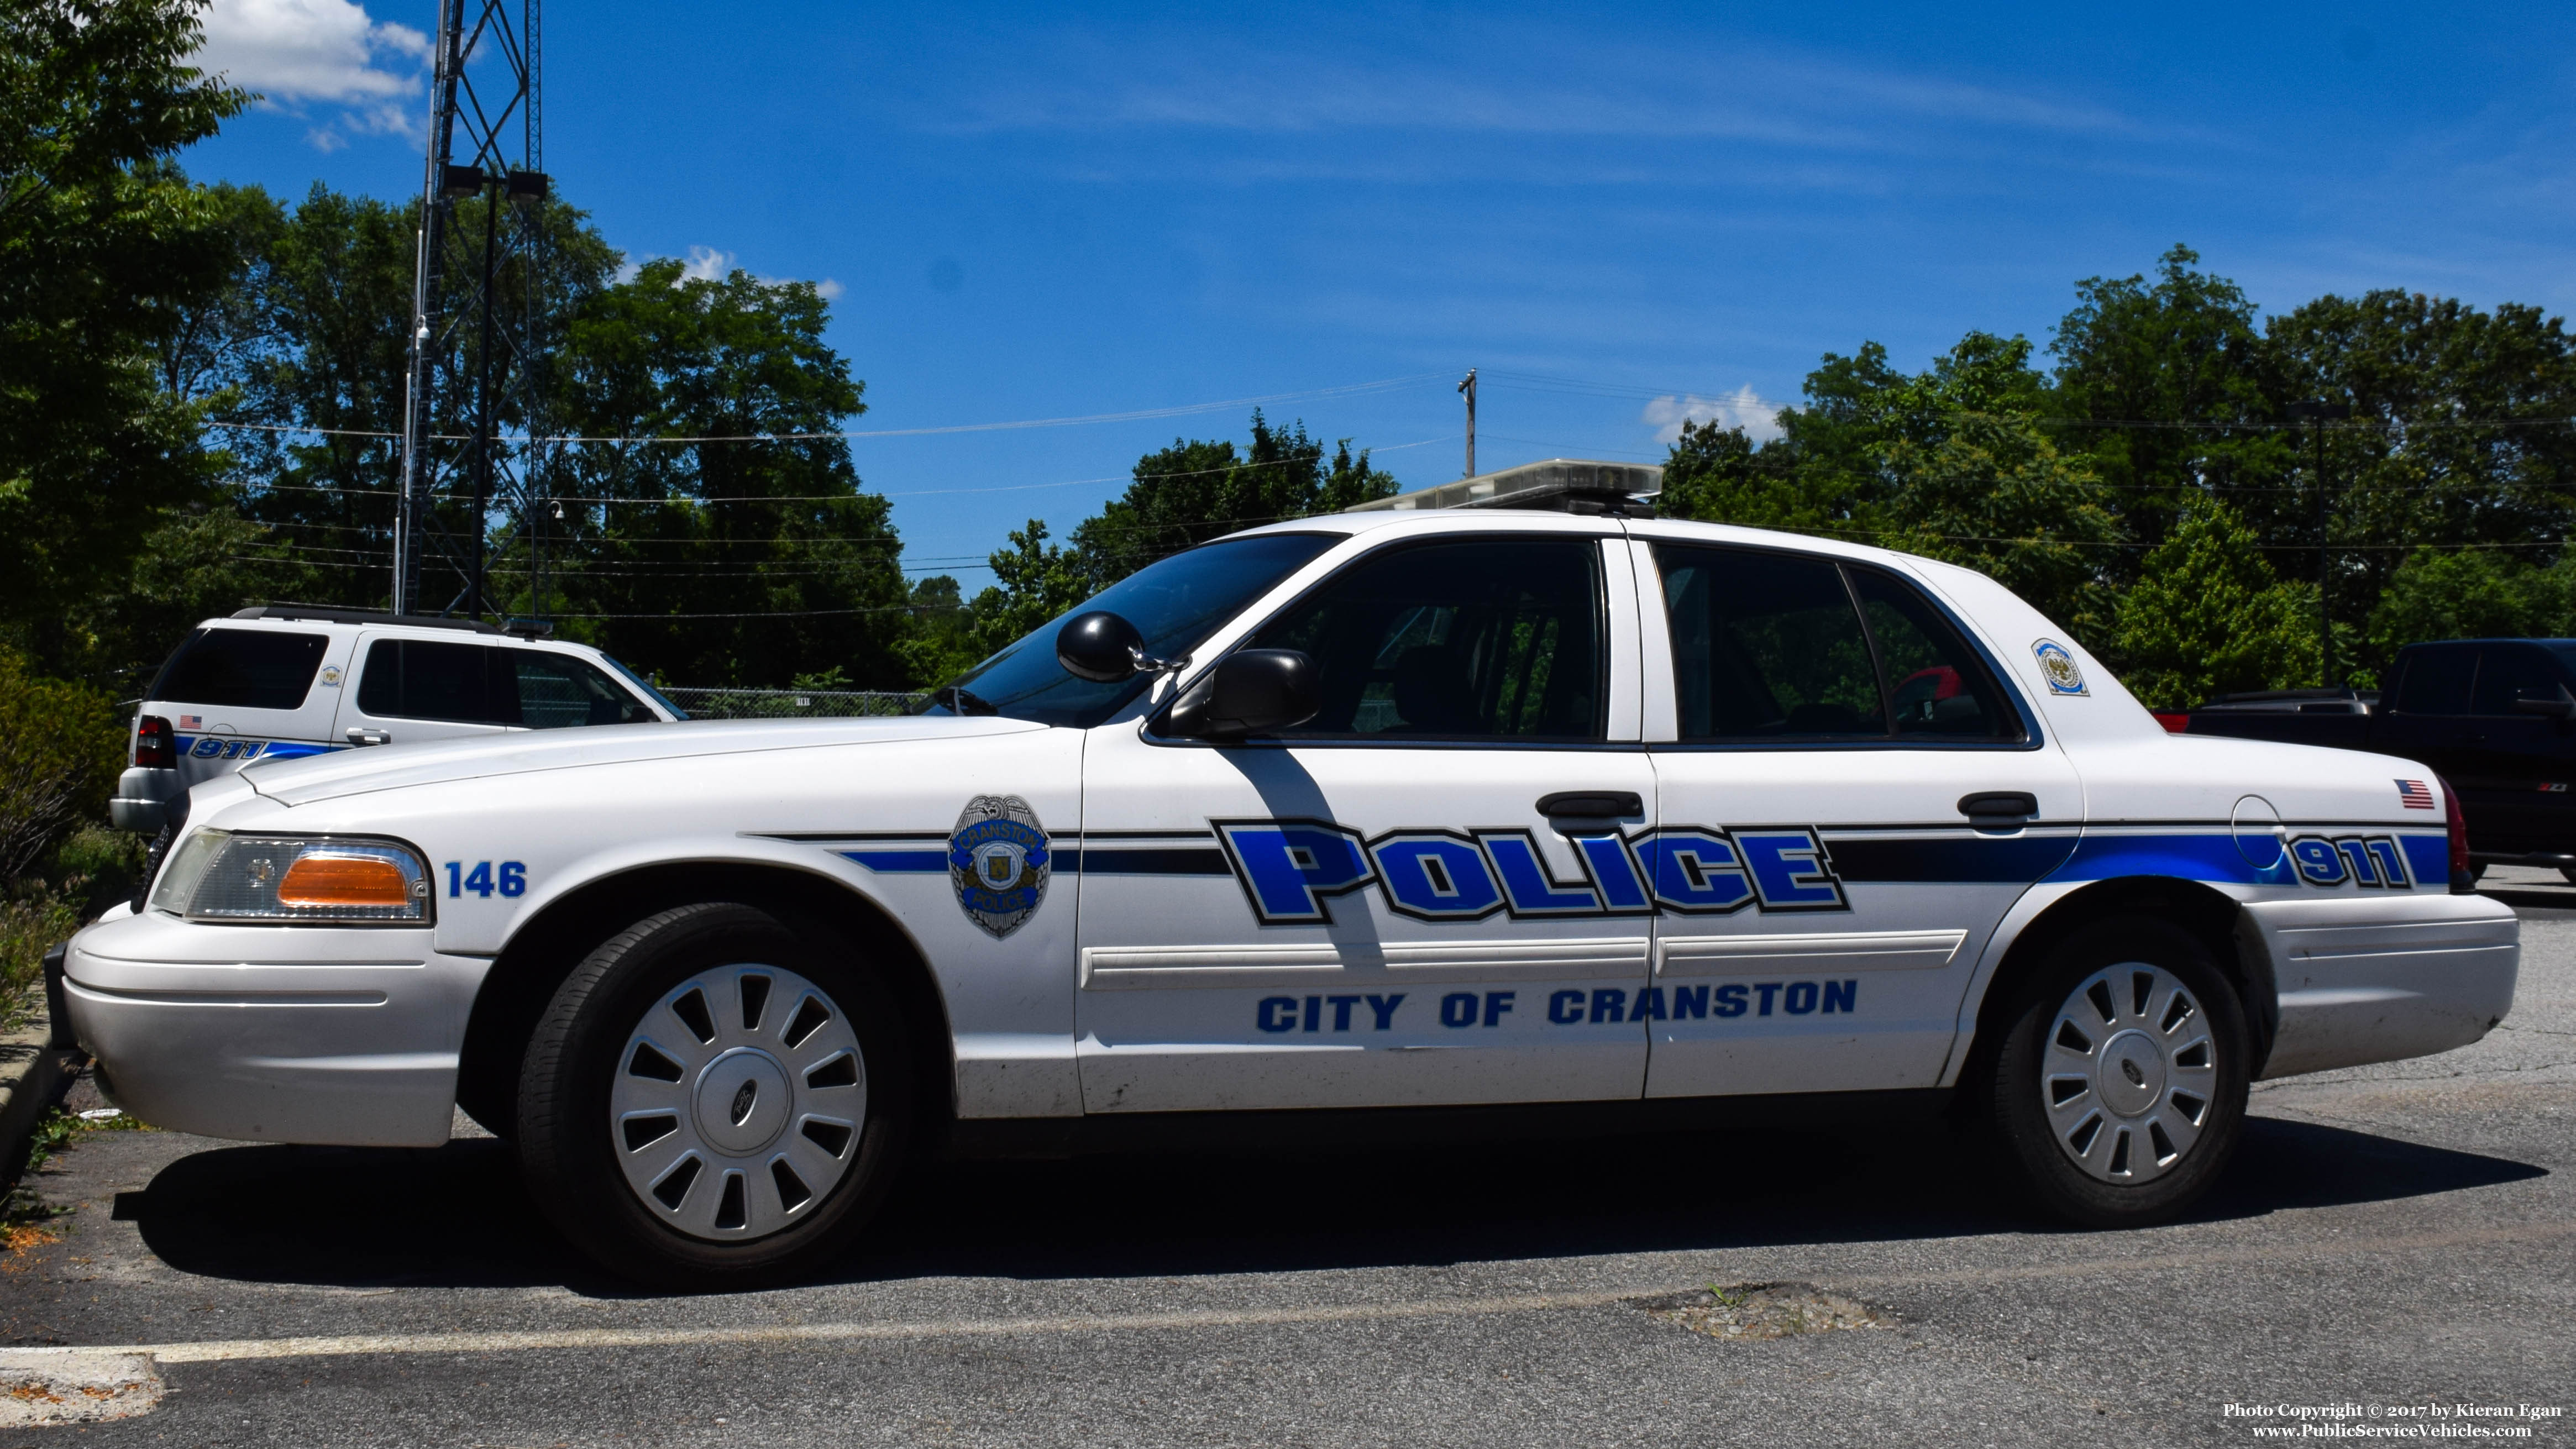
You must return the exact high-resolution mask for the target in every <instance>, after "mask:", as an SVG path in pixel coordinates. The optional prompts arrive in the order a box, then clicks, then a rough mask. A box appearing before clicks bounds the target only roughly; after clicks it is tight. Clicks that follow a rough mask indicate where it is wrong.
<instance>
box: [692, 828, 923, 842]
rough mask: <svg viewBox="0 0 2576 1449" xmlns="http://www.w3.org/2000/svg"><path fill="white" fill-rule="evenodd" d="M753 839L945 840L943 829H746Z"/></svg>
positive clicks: (746, 833)
mask: <svg viewBox="0 0 2576 1449" xmlns="http://www.w3.org/2000/svg"><path fill="white" fill-rule="evenodd" d="M743 834H745V835H747V836H750V837H751V838H752V839H754V840H946V839H947V838H948V832H947V831H945V830H746V831H744V832H743Z"/></svg>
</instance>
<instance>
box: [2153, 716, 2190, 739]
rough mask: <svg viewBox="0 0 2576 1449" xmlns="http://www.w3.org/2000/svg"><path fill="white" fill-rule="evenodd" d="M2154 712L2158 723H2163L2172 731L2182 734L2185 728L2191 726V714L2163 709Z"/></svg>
mask: <svg viewBox="0 0 2576 1449" xmlns="http://www.w3.org/2000/svg"><path fill="white" fill-rule="evenodd" d="M2153 713H2154V714H2155V717H2156V723H2158V724H2160V725H2163V726H2164V727H2165V729H2166V730H2167V731H2169V732H2170V733H2173V734H2181V733H2182V732H2183V731H2184V730H2187V729H2189V728H2191V716H2190V715H2187V714H2167V713H2165V712H2164V711H2163V710H2156V711H2154V712H2153Z"/></svg>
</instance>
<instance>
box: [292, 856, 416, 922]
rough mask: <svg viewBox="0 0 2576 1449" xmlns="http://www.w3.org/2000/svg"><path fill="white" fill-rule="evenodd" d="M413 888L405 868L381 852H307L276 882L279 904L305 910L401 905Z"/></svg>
mask: <svg viewBox="0 0 2576 1449" xmlns="http://www.w3.org/2000/svg"><path fill="white" fill-rule="evenodd" d="M410 890H411V887H410V882H408V881H406V880H405V879H403V872H402V868H401V867H400V866H397V865H395V864H394V863H393V862H392V861H390V860H387V859H385V858H384V857H383V856H380V855H304V856H298V857H297V858H296V861H295V863H294V864H293V865H290V866H288V867H287V868H286V879H284V880H282V881H279V882H278V883H277V903H278V904H279V905H281V906H286V907H290V908H296V909H304V910H311V909H316V908H320V909H330V908H333V907H339V906H402V905H408V904H410V901H411V895H410Z"/></svg>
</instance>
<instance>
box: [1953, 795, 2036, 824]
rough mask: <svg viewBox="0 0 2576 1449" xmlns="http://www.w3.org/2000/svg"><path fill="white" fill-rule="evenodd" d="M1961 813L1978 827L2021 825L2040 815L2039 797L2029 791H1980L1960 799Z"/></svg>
mask: <svg viewBox="0 0 2576 1449" xmlns="http://www.w3.org/2000/svg"><path fill="white" fill-rule="evenodd" d="M1959 813H1960V814H1962V815H1965V816H1967V817H1968V819H1969V821H1970V822H1972V823H1974V824H1977V825H1988V824H1993V825H2001V824H2004V823H2006V822H2010V823H2012V824H2014V825H2019V824H2020V823H2022V822H2023V821H2025V820H2028V819H2030V818H2031V817H2032V816H2034V815H2037V814H2038V813H2039V797H2038V796H2036V795H2033V794H2031V793H2030V792H2029V791H2027V790H1980V791H1978V792H1977V793H1976V794H1974V795H1962V796H1960V797H1959Z"/></svg>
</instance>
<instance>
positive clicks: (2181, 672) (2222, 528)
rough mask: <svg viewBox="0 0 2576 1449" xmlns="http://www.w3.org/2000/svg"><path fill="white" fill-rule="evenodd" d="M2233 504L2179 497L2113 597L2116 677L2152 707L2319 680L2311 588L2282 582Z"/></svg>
mask: <svg viewBox="0 0 2576 1449" xmlns="http://www.w3.org/2000/svg"><path fill="white" fill-rule="evenodd" d="M2254 543H2255V536H2254V530H2253V529H2252V528H2251V527H2249V526H2247V524H2246V523H2245V521H2244V520H2243V519H2242V518H2239V517H2238V516H2237V515H2236V512H2235V510H2234V509H2231V508H2229V507H2228V506H2227V505H2226V504H2224V503H2221V502H2218V501H2216V500H2215V499H2209V498H2186V499H2185V500H2184V502H2183V504H2182V511H2181V513H2180V515H2179V516H2178V517H2177V518H2176V519H2175V521H2174V525H2173V527H2172V529H2171V530H2170V531H2169V532H2168V533H2167V534H2166V536H2165V540H2164V542H2162V543H2160V544H2158V545H2156V547H2155V548H2154V549H2152V550H2150V551H2149V552H2148V553H2147V555H2146V560H2145V563H2144V566H2143V567H2142V568H2141V569H2140V571H2139V578H2138V581H2137V583H2136V584H2135V585H2133V586H2132V587H2131V588H2130V589H2129V590H2128V592H2127V593H2126V594H2124V595H2122V596H2121V598H2120V602H2119V609H2118V617H2117V629H2116V630H2115V632H2114V634H2113V637H2112V641H2111V646H2112V652H2113V654H2114V656H2115V657H2117V658H2118V659H2120V660H2122V661H2124V665H2125V667H2124V668H2123V669H2122V671H2121V682H2122V683H2124V684H2126V685H2128V687H2129V692H2130V693H2132V694H2135V695H2136V696H2137V697H2138V698H2139V699H2141V700H2143V701H2145V702H2146V704H2147V705H2148V707H2149V708H2152V709H2189V708H2191V707H2192V706H2194V705H2197V704H2199V703H2201V702H2202V701H2204V700H2206V699H2208V698H2209V697H2210V696H2212V695H2215V694H2226V693H2232V692H2234V691H2238V690H2249V689H2295V688H2299V687H2302V686H2305V685H2312V684H2314V683H2316V682H2317V665H2318V657H2317V594H2316V589H2315V587H2314V586H2312V585H2307V584H2298V583H2284V582H2282V581H2281V580H2280V579H2279V578H2278V577H2277V576H2275V575H2274V574H2273V572H2272V567H2271V565H2269V564H2267V563H2265V562H2264V561H2263V555H2262V553H2261V551H2260V550H2258V549H2256V548H2255V547H2254Z"/></svg>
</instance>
